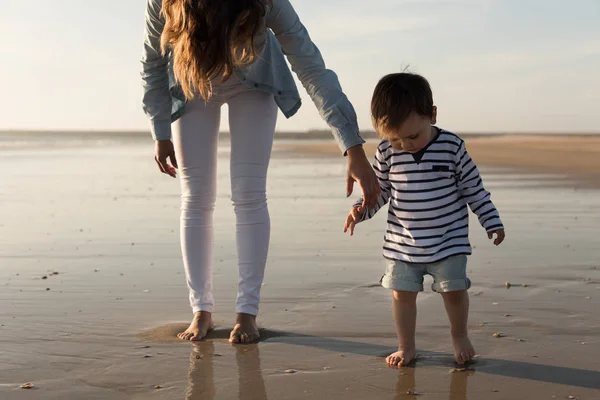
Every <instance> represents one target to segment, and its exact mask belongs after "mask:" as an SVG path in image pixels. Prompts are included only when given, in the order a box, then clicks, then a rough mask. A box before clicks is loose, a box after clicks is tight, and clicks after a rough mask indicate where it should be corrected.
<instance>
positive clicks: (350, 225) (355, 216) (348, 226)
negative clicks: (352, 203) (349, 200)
mask: <svg viewBox="0 0 600 400" xmlns="http://www.w3.org/2000/svg"><path fill="white" fill-rule="evenodd" d="M364 211H365V208H364V207H363V206H360V207H352V210H350V214H348V216H347V217H346V223H345V224H344V233H346V232H348V230H350V236H352V235H353V234H354V227H355V226H356V224H358V223H359V221H360V220H361V219H362V217H363V213H364Z"/></svg>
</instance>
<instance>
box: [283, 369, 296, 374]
mask: <svg viewBox="0 0 600 400" xmlns="http://www.w3.org/2000/svg"><path fill="white" fill-rule="evenodd" d="M283 372H285V373H286V374H295V373H296V372H298V371H296V370H295V369H286V370H285V371H283Z"/></svg>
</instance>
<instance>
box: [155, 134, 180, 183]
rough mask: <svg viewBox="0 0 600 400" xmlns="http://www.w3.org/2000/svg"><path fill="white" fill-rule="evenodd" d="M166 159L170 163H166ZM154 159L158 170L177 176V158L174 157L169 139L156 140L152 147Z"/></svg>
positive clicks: (173, 149) (173, 150)
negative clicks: (153, 147)
mask: <svg viewBox="0 0 600 400" xmlns="http://www.w3.org/2000/svg"><path fill="white" fill-rule="evenodd" d="M167 159H169V160H170V161H171V164H172V165H169V163H167ZM154 160H155V161H156V163H157V164H158V168H159V169H160V172H162V173H163V174H167V175H169V176H172V177H173V178H175V177H176V176H177V159H176V158H175V148H174V147H173V142H171V141H170V140H157V141H156V145H155V149H154Z"/></svg>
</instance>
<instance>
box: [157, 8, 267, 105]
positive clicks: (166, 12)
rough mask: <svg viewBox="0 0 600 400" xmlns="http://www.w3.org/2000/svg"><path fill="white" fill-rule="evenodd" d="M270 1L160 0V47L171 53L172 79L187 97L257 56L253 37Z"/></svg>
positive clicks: (206, 93)
mask: <svg viewBox="0 0 600 400" xmlns="http://www.w3.org/2000/svg"><path fill="white" fill-rule="evenodd" d="M269 4H271V0H163V3H162V13H163V16H164V18H165V27H164V30H163V33H162V36H161V48H162V51H163V53H165V54H166V52H168V51H169V50H171V51H172V55H173V70H174V73H175V78H176V79H177V80H178V82H179V83H180V84H181V88H182V89H183V93H184V94H185V97H186V99H191V98H193V97H194V96H195V95H196V94H200V96H202V98H203V99H204V100H208V99H209V98H210V97H211V96H212V92H213V90H212V83H211V81H212V80H213V79H215V78H221V79H223V80H227V79H228V78H229V77H230V76H231V75H232V74H233V70H234V67H236V66H240V65H247V64H250V63H252V62H253V61H254V60H255V59H256V57H257V49H256V47H255V43H254V38H255V36H256V35H257V34H259V33H260V31H261V30H264V29H265V26H264V16H265V14H266V11H267V6H268V5H269Z"/></svg>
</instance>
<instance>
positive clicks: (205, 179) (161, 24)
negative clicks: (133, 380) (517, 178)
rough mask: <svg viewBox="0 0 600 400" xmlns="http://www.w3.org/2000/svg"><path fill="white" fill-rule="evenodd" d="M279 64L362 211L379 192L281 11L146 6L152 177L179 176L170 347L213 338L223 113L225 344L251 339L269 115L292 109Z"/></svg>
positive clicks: (263, 241)
mask: <svg viewBox="0 0 600 400" xmlns="http://www.w3.org/2000/svg"><path fill="white" fill-rule="evenodd" d="M284 54H285V55H286V56H287V59H288V61H289V62H290V64H291V65H292V69H293V70H294V72H295V73H296V74H297V76H298V78H299V79H300V81H301V82H302V84H303V86H304V87H305V88H306V90H307V92H308V94H309V95H310V97H311V99H312V100H313V102H314V103H315V105H316V107H317V109H318V110H319V112H320V114H321V116H322V117H323V119H324V120H325V121H326V122H327V123H328V125H329V126H330V127H331V129H332V131H333V134H334V136H335V138H336V139H337V141H338V144H339V146H340V149H341V150H342V152H343V153H344V154H345V155H347V157H348V172H347V176H346V180H347V195H350V194H351V193H352V187H353V184H354V182H355V181H356V182H358V183H359V185H360V186H361V189H362V191H363V194H364V195H365V206H367V207H371V206H373V205H374V204H375V202H376V200H377V196H378V193H379V185H378V183H377V180H376V178H375V174H374V172H373V170H372V168H371V165H370V163H369V161H368V159H367V157H366V156H365V153H364V151H363V149H362V143H364V140H363V139H362V138H361V137H360V135H359V130H358V124H357V121H356V114H355V112H354V109H353V107H352V105H351V104H350V102H349V101H348V99H347V98H346V96H345V95H344V93H343V92H342V89H341V87H340V84H339V82H338V79H337V76H336V75H335V73H334V72H332V71H330V70H328V69H326V68H325V64H324V62H323V59H322V57H321V55H320V53H319V50H318V49H317V47H316V46H315V45H314V44H313V43H312V41H311V39H310V37H309V35H308V32H307V31H306V29H305V28H304V26H303V25H302V23H301V22H300V20H299V19H298V16H297V15H296V12H295V11H294V9H293V7H292V5H291V4H290V3H289V1H288V0H162V1H161V0H147V7H146V34H145V41H144V53H143V57H142V65H143V72H142V79H143V85H144V98H143V105H144V111H145V112H146V114H147V116H148V117H149V119H150V122H151V131H152V135H153V137H154V139H155V140H156V151H155V160H156V162H157V164H158V167H159V168H160V170H161V171H162V172H163V173H165V174H168V175H170V176H172V177H175V176H176V172H177V169H178V170H179V172H180V181H181V192H182V195H181V210H182V211H181V247H182V253H183V262H184V266H185V272H186V278H187V284H188V288H189V292H190V304H191V306H192V310H193V312H194V318H193V320H192V323H191V324H190V326H189V328H188V329H187V330H186V331H185V332H182V333H180V334H179V335H178V337H179V338H181V339H183V340H200V339H202V338H203V337H205V336H206V335H207V333H208V332H209V331H210V330H211V329H212V327H213V322H212V311H213V304H214V301H213V295H212V262H213V260H212V258H213V255H212V247H213V228H212V224H213V221H212V216H213V209H214V203H215V199H216V161H217V136H218V131H219V121H220V109H221V106H222V105H223V104H225V103H227V104H228V107H229V122H230V123H229V125H230V134H231V190H232V200H233V205H234V209H235V213H236V227H237V231H236V240H237V255H238V264H239V277H240V279H239V290H238V298H237V307H236V312H237V323H236V325H235V327H234V329H233V331H232V332H231V336H230V342H231V343H249V342H253V341H256V340H258V339H259V333H258V328H257V325H256V315H257V314H258V305H259V300H260V288H261V285H262V281H263V276H264V270H265V264H266V259H267V251H268V248H269V236H270V221H269V212H268V209H267V199H266V176H267V168H268V164H269V159H270V155H271V147H272V144H273V135H274V131H275V123H276V119H277V111H278V109H279V110H281V112H282V113H283V114H284V115H285V116H286V117H288V118H289V117H291V116H292V115H294V114H295V113H296V111H297V110H298V108H299V107H300V105H301V102H300V96H299V94H298V90H297V88H296V85H295V83H294V80H293V77H292V75H291V73H290V70H289V68H288V67H287V64H286V62H285V59H284V56H283V55H284ZM171 124H173V129H172V130H171ZM171 132H172V133H171ZM171 139H173V141H171ZM167 160H170V162H171V164H169V163H168V161H167ZM178 164H179V167H178Z"/></svg>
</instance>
